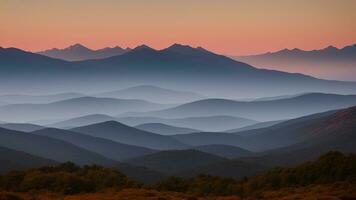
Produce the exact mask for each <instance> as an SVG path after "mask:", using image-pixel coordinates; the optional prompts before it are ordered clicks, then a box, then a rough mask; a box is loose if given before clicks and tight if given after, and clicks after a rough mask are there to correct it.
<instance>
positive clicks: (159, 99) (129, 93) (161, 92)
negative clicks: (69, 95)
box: [94, 85, 204, 104]
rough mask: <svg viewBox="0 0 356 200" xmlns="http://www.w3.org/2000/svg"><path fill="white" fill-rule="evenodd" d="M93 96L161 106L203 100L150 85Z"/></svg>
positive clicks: (183, 92) (195, 94)
mask: <svg viewBox="0 0 356 200" xmlns="http://www.w3.org/2000/svg"><path fill="white" fill-rule="evenodd" d="M94 96H99V97H109V98H117V99H142V100H146V101H150V102H156V103H161V104H177V103H187V102H191V101H196V100H199V99H203V98H204V97H203V96H201V95H199V94H197V93H193V92H186V91H177V90H170V89H166V88H161V87H157V86H152V85H140V86H135V87H130V88H126V89H122V90H117V91H110V92H104V93H99V94H95V95H94Z"/></svg>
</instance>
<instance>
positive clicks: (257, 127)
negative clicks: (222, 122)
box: [224, 120, 283, 133]
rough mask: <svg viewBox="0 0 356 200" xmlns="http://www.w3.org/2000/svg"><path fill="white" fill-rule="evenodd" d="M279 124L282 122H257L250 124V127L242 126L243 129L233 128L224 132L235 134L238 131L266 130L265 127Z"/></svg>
mask: <svg viewBox="0 0 356 200" xmlns="http://www.w3.org/2000/svg"><path fill="white" fill-rule="evenodd" d="M281 122H283V120H277V121H267V122H259V123H256V124H252V125H249V126H244V127H241V128H235V129H230V130H226V131H224V132H227V133H236V132H240V131H248V130H253V129H260V128H266V127H269V126H273V125H276V124H278V123H281Z"/></svg>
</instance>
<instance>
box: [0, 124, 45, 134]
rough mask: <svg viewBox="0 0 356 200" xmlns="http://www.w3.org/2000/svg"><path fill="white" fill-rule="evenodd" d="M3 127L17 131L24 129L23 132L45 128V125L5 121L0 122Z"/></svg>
mask: <svg viewBox="0 0 356 200" xmlns="http://www.w3.org/2000/svg"><path fill="white" fill-rule="evenodd" d="M0 127H1V128H5V129H10V130H15V131H22V132H32V131H37V130H40V129H43V128H45V127H43V126H39V125H36V124H29V123H5V124H0Z"/></svg>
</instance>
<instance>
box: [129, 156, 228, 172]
mask: <svg viewBox="0 0 356 200" xmlns="http://www.w3.org/2000/svg"><path fill="white" fill-rule="evenodd" d="M224 160H226V159H224V158H222V157H219V156H215V155H212V154H208V153H203V152H201V151H197V150H171V151H160V152H157V153H153V154H149V155H145V156H141V157H137V158H133V159H130V160H126V161H125V162H127V163H130V164H132V165H137V166H143V167H147V168H149V169H153V170H155V171H158V172H162V173H165V174H175V173H178V172H180V171H186V170H189V169H194V168H197V167H201V166H204V165H208V164H211V163H215V162H221V161H224Z"/></svg>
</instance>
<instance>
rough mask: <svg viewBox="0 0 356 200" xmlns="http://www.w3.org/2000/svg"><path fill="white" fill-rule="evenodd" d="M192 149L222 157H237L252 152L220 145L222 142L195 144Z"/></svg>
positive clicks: (248, 154)
mask: <svg viewBox="0 0 356 200" xmlns="http://www.w3.org/2000/svg"><path fill="white" fill-rule="evenodd" d="M194 149H196V150H198V151H202V152H205V153H210V154H214V155H217V156H220V157H224V158H239V157H246V156H250V155H252V154H253V153H252V152H251V151H248V150H246V149H242V148H239V147H236V146H230V145H222V144H211V145H204V146H196V147H194Z"/></svg>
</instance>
